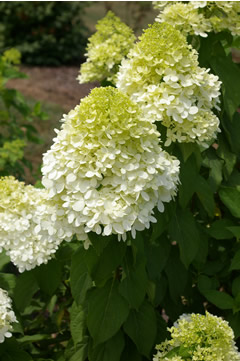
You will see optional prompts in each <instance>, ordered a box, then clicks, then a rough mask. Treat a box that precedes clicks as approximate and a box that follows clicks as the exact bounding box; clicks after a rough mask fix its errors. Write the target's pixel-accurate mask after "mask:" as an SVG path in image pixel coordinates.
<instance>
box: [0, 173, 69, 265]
mask: <svg viewBox="0 0 240 361" xmlns="http://www.w3.org/2000/svg"><path fill="white" fill-rule="evenodd" d="M60 214H61V212H59V211H58V209H57V206H56V205H52V204H50V202H49V201H48V199H47V191H46V190H44V189H37V188H34V187H33V186H31V185H27V186H26V185H25V184H24V183H23V182H19V181H18V180H16V179H15V178H14V177H11V176H10V177H2V178H0V251H1V250H2V249H5V250H6V252H7V254H8V255H9V256H10V259H11V261H12V262H13V263H14V264H15V265H16V266H17V267H18V269H19V271H20V272H23V271H24V270H30V269H32V268H34V267H36V266H38V265H40V264H42V263H47V262H48V260H49V259H51V258H52V257H53V255H54V253H55V252H56V250H57V248H58V246H59V244H60V243H61V241H62V240H63V239H64V238H65V236H66V237H67V232H65V233H64V231H63V226H64V219H62V218H63V217H62V218H61V217H60ZM56 220H59V223H58V222H56ZM71 236H72V234H71Z"/></svg>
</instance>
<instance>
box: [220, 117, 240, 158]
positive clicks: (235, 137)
mask: <svg viewBox="0 0 240 361" xmlns="http://www.w3.org/2000/svg"><path fill="white" fill-rule="evenodd" d="M222 125H223V128H224V131H225V134H226V136H227V139H228V142H229V145H230V147H231V150H232V151H233V152H234V153H235V154H239V153H240V142H239V133H240V114H239V113H238V112H236V113H235V114H234V116H233V118H232V119H229V117H228V116H227V115H226V114H224V115H223V118H222Z"/></svg>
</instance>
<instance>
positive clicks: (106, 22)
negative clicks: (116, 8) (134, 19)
mask: <svg viewBox="0 0 240 361" xmlns="http://www.w3.org/2000/svg"><path fill="white" fill-rule="evenodd" d="M96 29H97V32H96V33H95V34H93V35H92V36H91V37H90V38H89V42H88V45H87V53H86V54H85V55H86V56H87V61H86V62H85V63H83V64H82V65H81V69H80V75H79V76H78V80H79V82H80V83H87V82H91V81H95V80H98V81H101V80H104V79H107V80H108V81H111V82H113V83H114V79H115V74H116V73H117V71H118V68H119V65H120V63H121V61H122V59H123V58H124V57H125V56H126V55H127V54H128V52H129V50H130V49H131V48H132V47H133V44H134V41H135V35H134V34H133V31H132V29H131V28H129V27H128V26H127V25H126V24H124V23H123V22H122V21H121V20H120V19H119V18H118V17H117V16H115V15H114V14H113V12H112V11H109V12H108V13H107V15H106V16H105V17H104V18H103V19H102V20H100V21H99V22H98V23H97V25H96Z"/></svg>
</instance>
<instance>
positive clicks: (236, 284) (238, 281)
mask: <svg viewBox="0 0 240 361" xmlns="http://www.w3.org/2000/svg"><path fill="white" fill-rule="evenodd" d="M239 292H240V276H238V277H237V278H235V279H234V280H233V283H232V294H233V296H234V297H235V296H237V294H238V293H239Z"/></svg>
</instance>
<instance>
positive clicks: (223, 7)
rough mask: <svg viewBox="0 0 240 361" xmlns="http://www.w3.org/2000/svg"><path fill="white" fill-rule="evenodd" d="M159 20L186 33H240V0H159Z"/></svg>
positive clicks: (204, 35)
mask: <svg viewBox="0 0 240 361" xmlns="http://www.w3.org/2000/svg"><path fill="white" fill-rule="evenodd" d="M154 7H155V8H156V9H159V10H160V14H159V15H158V16H157V18H156V21H157V22H167V23H168V24H171V25H172V26H174V27H175V28H176V29H178V30H180V31H181V32H182V33H183V34H184V35H186V36H187V35H200V36H202V37H207V36H208V33H209V32H212V31H213V32H215V33H218V32H220V31H230V32H231V34H232V35H238V36H239V35H240V2H239V1H188V2H182V1H163V2H162V1H159V2H158V1H156V2H154Z"/></svg>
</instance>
